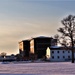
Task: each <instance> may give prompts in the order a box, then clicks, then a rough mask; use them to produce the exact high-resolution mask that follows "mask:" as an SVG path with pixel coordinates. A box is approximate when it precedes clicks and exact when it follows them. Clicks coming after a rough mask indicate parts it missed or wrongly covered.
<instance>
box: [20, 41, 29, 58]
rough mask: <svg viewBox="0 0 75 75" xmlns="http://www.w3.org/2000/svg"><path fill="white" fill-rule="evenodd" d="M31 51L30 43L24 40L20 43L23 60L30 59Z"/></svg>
mask: <svg viewBox="0 0 75 75" xmlns="http://www.w3.org/2000/svg"><path fill="white" fill-rule="evenodd" d="M29 51H30V41H29V40H23V41H21V42H19V53H20V54H21V55H22V57H23V59H28V58H29Z"/></svg>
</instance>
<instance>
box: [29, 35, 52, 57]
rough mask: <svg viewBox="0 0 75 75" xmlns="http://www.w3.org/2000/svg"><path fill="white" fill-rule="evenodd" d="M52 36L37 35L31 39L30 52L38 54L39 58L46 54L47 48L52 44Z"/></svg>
mask: <svg viewBox="0 0 75 75" xmlns="http://www.w3.org/2000/svg"><path fill="white" fill-rule="evenodd" d="M52 40H53V38H52V37H43V36H40V37H36V38H32V39H31V40H30V54H35V55H37V58H43V57H45V55H46V48H47V47H49V46H51V41H52Z"/></svg>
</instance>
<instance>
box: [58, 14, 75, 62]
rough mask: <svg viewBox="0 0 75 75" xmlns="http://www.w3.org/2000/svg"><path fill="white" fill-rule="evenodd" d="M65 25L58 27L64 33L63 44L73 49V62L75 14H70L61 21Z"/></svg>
mask: <svg viewBox="0 0 75 75" xmlns="http://www.w3.org/2000/svg"><path fill="white" fill-rule="evenodd" d="M61 23H62V25H63V27H60V28H59V29H58V32H60V33H61V34H62V37H61V39H62V41H63V43H62V45H64V46H66V47H67V46H70V47H71V50H72V63H74V41H75V16H73V15H69V16H68V17H66V18H64V19H63V20H62V21H61Z"/></svg>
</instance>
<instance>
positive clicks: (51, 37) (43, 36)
mask: <svg viewBox="0 0 75 75" xmlns="http://www.w3.org/2000/svg"><path fill="white" fill-rule="evenodd" d="M37 38H41V39H42V38H50V39H52V37H46V36H38V37H32V39H37Z"/></svg>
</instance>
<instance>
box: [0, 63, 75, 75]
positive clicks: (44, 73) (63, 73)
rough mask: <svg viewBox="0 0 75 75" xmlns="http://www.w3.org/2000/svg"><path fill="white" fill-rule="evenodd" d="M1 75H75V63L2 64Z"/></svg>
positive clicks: (0, 65)
mask: <svg viewBox="0 0 75 75" xmlns="http://www.w3.org/2000/svg"><path fill="white" fill-rule="evenodd" d="M0 75H75V63H74V64H72V63H71V62H49V63H18V64H17V63H16V64H14V63H10V64H0Z"/></svg>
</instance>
